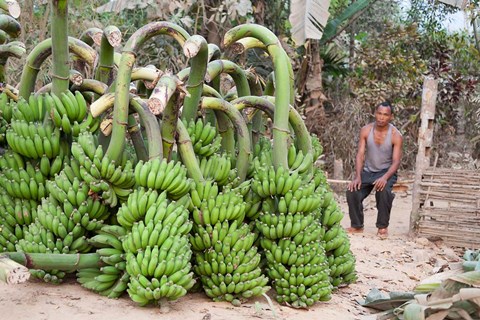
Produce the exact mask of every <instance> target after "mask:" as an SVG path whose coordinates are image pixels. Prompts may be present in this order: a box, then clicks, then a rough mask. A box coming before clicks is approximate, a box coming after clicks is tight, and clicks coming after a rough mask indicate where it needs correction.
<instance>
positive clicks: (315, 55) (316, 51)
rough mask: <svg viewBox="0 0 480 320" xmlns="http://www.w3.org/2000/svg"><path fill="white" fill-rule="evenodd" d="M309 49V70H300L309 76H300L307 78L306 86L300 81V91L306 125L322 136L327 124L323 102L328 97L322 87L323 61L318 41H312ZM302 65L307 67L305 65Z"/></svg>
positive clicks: (307, 61) (307, 59)
mask: <svg viewBox="0 0 480 320" xmlns="http://www.w3.org/2000/svg"><path fill="white" fill-rule="evenodd" d="M307 49H308V51H309V53H308V54H307V57H306V60H305V61H306V67H307V68H308V69H306V70H305V68H301V69H300V70H301V71H302V70H304V71H306V72H307V74H306V75H302V74H299V79H301V78H302V77H304V78H305V83H304V84H303V83H302V82H303V81H300V83H299V84H300V85H301V86H302V87H300V88H299V90H303V92H302V91H300V92H301V93H303V94H302V96H303V97H304V99H303V101H304V102H305V112H304V114H305V116H306V119H305V124H306V125H307V128H308V129H309V130H310V131H311V132H313V133H316V134H317V135H319V136H320V135H321V133H322V129H323V128H324V124H325V123H326V118H325V109H324V107H323V102H324V101H325V100H326V97H325V96H324V95H323V85H322V66H323V60H322V59H321V58H320V48H319V44H318V41H311V42H310V43H309V45H308V48H307ZM302 65H303V66H305V64H304V63H302ZM303 85H304V86H303Z"/></svg>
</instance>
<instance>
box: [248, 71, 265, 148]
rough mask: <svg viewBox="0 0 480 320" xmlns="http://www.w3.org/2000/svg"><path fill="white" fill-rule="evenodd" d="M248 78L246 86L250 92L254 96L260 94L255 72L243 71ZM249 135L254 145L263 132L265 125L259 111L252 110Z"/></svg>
mask: <svg viewBox="0 0 480 320" xmlns="http://www.w3.org/2000/svg"><path fill="white" fill-rule="evenodd" d="M245 74H246V75H247V79H248V86H249V87H250V91H251V94H252V95H254V96H258V97H260V96H262V95H263V88H262V84H261V80H260V77H258V76H257V74H256V73H254V72H252V71H249V70H247V71H246V72H245ZM248 126H249V130H250V132H251V133H250V135H251V139H252V145H255V144H256V143H257V142H258V140H259V139H260V137H261V136H263V135H264V134H265V126H264V123H263V116H262V113H261V112H256V111H254V114H253V118H252V120H251V121H250V122H248Z"/></svg>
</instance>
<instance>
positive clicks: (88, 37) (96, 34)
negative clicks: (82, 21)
mask: <svg viewBox="0 0 480 320" xmlns="http://www.w3.org/2000/svg"><path fill="white" fill-rule="evenodd" d="M102 37H103V30H102V29H100V28H97V27H91V28H88V29H87V30H85V31H83V33H82V34H81V35H80V37H79V39H80V40H81V41H83V42H85V43H86V44H88V45H89V46H93V45H94V44H96V45H97V46H99V45H100V44H101V43H102Z"/></svg>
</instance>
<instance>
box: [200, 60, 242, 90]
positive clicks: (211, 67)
mask: <svg viewBox="0 0 480 320" xmlns="http://www.w3.org/2000/svg"><path fill="white" fill-rule="evenodd" d="M222 73H226V74H228V75H230V76H231V77H232V79H233V81H234V82H235V86H236V87H237V94H238V96H239V97H242V96H248V95H250V87H249V85H248V79H247V76H246V74H245V72H244V71H243V70H242V68H240V67H239V66H238V65H237V64H236V63H234V62H232V61H229V60H215V61H212V62H210V63H209V64H208V66H207V74H206V75H205V81H206V82H212V81H213V80H214V79H216V78H217V77H218V76H219V75H220V74H222Z"/></svg>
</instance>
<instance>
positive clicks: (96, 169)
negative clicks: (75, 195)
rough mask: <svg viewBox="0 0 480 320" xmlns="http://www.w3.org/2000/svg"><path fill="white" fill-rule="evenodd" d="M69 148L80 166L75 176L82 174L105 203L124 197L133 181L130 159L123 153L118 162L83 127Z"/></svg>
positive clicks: (114, 203)
mask: <svg viewBox="0 0 480 320" xmlns="http://www.w3.org/2000/svg"><path fill="white" fill-rule="evenodd" d="M71 152H72V156H73V158H74V159H75V160H76V161H77V162H78V164H79V166H80V168H79V175H78V177H82V179H83V181H85V183H87V185H88V187H89V189H90V190H91V191H93V192H94V193H95V194H97V195H98V196H99V197H101V198H102V200H103V201H104V203H105V204H107V205H109V206H110V207H116V206H117V205H118V204H119V203H121V202H123V201H125V200H126V199H127V197H128V196H129V195H130V193H131V192H132V187H133V186H134V185H135V178H134V174H133V163H132V161H131V160H129V159H127V157H126V153H123V154H124V156H123V157H122V159H121V161H120V163H119V164H118V165H117V164H116V163H115V161H113V160H111V159H110V158H109V157H108V155H106V154H105V153H104V152H103V147H102V146H101V145H99V144H98V142H97V140H96V138H95V136H94V135H93V134H92V133H91V132H88V131H82V132H81V133H80V134H79V135H78V138H77V141H74V142H72V146H71Z"/></svg>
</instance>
